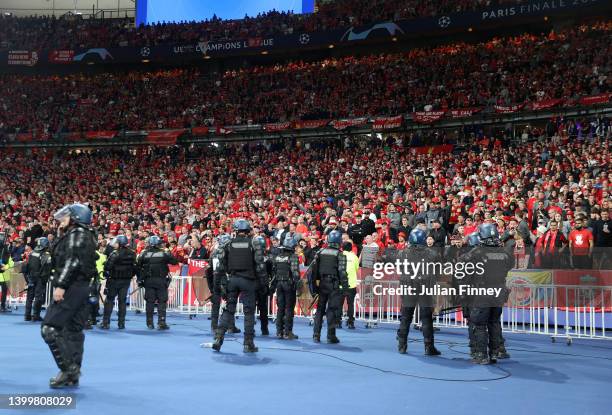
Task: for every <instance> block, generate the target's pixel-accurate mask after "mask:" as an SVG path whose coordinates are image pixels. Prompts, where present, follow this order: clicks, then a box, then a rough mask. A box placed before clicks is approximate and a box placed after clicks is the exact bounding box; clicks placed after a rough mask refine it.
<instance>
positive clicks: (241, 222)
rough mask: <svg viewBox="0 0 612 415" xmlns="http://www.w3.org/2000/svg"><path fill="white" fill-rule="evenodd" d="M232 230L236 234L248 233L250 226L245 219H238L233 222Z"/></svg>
mask: <svg viewBox="0 0 612 415" xmlns="http://www.w3.org/2000/svg"><path fill="white" fill-rule="evenodd" d="M234 230H235V231H236V232H250V231H251V224H250V223H249V221H248V220H246V219H238V220H237V221H236V222H234Z"/></svg>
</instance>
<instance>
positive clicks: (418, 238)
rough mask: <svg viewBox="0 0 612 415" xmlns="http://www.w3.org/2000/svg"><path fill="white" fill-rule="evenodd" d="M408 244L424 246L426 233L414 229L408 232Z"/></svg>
mask: <svg viewBox="0 0 612 415" xmlns="http://www.w3.org/2000/svg"><path fill="white" fill-rule="evenodd" d="M408 242H410V244H411V245H425V244H426V243H427V233H426V232H425V231H424V230H423V229H419V228H415V229H413V230H412V231H410V235H409V236H408Z"/></svg>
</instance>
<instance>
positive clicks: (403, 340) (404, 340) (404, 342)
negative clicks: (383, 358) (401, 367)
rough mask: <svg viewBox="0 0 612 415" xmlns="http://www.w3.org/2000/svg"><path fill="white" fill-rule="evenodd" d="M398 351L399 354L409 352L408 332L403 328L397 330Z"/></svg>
mask: <svg viewBox="0 0 612 415" xmlns="http://www.w3.org/2000/svg"><path fill="white" fill-rule="evenodd" d="M395 338H396V339H397V351H398V352H399V354H406V353H407V352H408V333H407V332H403V331H401V330H398V331H397V336H396V337H395Z"/></svg>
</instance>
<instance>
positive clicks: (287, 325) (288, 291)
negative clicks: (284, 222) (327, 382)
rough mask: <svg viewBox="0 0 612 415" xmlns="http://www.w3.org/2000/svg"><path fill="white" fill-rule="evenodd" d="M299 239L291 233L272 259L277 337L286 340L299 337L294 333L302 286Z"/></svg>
mask: <svg viewBox="0 0 612 415" xmlns="http://www.w3.org/2000/svg"><path fill="white" fill-rule="evenodd" d="M296 245H297V241H296V240H295V238H294V237H293V236H291V235H289V234H287V235H286V236H285V240H284V241H283V244H282V246H281V252H280V253H279V254H278V255H276V256H275V257H274V258H273V259H272V278H273V281H274V285H276V305H277V310H278V311H277V312H276V337H278V338H279V339H285V340H295V339H297V338H298V336H296V335H295V334H293V312H294V309H295V302H296V298H297V292H298V291H299V290H301V288H302V284H301V283H302V281H301V280H300V262H299V259H298V257H297V255H295V253H294V251H295V247H296Z"/></svg>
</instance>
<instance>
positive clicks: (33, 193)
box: [0, 118, 612, 266]
mask: <svg viewBox="0 0 612 415" xmlns="http://www.w3.org/2000/svg"><path fill="white" fill-rule="evenodd" d="M610 121H611V120H610V119H604V118H599V119H593V120H588V121H584V120H574V121H569V120H566V119H553V120H551V121H550V122H549V126H547V127H546V128H545V129H542V133H541V134H542V139H539V140H535V141H532V142H527V143H522V142H514V141H509V140H501V139H488V138H485V137H476V139H475V140H473V141H472V142H471V143H470V145H469V146H468V147H467V150H466V151H465V152H463V153H461V154H453V153H449V152H445V153H441V154H435V153H430V154H422V155H418V154H415V153H414V151H413V150H414V148H413V147H408V146H407V142H406V140H401V139H394V138H392V137H389V138H388V139H386V140H385V141H382V142H381V141H380V140H378V139H376V138H372V139H357V138H353V139H347V140H346V141H344V142H333V143H332V142H314V143H309V144H305V143H301V144H300V143H290V142H284V143H275V144H261V143H259V144H246V143H241V144H232V145H227V146H226V147H221V148H216V149H215V148H214V147H198V148H190V149H187V148H179V147H172V148H169V149H159V148H152V149H132V150H118V149H115V150H111V149H104V150H98V151H92V152H89V151H73V152H69V153H62V152H52V151H48V152H47V151H44V150H33V151H32V152H31V154H24V153H20V152H14V153H8V154H7V153H5V154H3V155H2V156H1V158H0V229H3V230H7V231H8V233H9V235H10V239H11V240H12V241H13V243H14V245H16V246H18V247H19V246H21V247H22V248H19V249H23V251H16V252H17V254H16V255H17V256H19V255H22V253H23V252H24V251H25V250H27V249H29V248H26V247H25V245H24V244H29V245H30V246H31V245H33V244H34V241H35V239H36V238H37V237H39V236H42V235H49V237H50V238H53V236H52V235H53V234H54V233H55V228H54V227H55V224H54V222H53V217H52V215H53V212H54V211H55V210H56V209H58V208H59V207H61V206H62V205H64V204H67V203H73V202H75V201H80V202H86V203H88V204H89V205H90V206H91V208H92V209H93V212H94V227H95V228H96V230H97V231H98V233H99V239H100V241H101V243H103V244H105V243H106V241H108V240H111V239H112V238H114V237H115V236H116V235H118V234H126V235H127V236H128V238H129V241H130V245H131V246H132V247H133V248H135V249H136V250H137V251H141V250H142V249H143V248H144V244H145V239H146V238H147V237H148V236H149V235H152V234H156V235H159V236H161V237H162V239H163V241H164V244H165V246H166V247H167V248H168V249H169V250H170V251H171V252H172V253H173V254H174V255H176V256H177V257H179V258H181V260H182V261H186V258H188V257H189V256H190V255H193V253H194V252H195V251H197V252H198V254H199V255H201V251H200V250H201V248H202V246H203V247H204V248H205V249H210V248H211V247H212V244H213V243H214V237H215V236H216V235H219V234H220V233H224V232H231V225H232V222H233V221H234V220H235V219H237V218H247V219H249V220H250V221H251V222H252V223H253V224H254V226H255V227H256V229H255V231H256V232H257V233H260V234H262V235H264V236H265V237H266V238H267V240H268V243H269V244H278V243H279V241H281V240H283V238H284V236H285V235H286V234H292V235H293V236H294V237H296V238H297V239H299V240H300V247H299V248H298V254H299V255H300V258H301V261H302V262H303V263H304V264H308V263H309V261H310V260H311V259H312V255H313V253H314V252H316V249H317V248H318V247H319V246H320V244H321V243H322V242H323V241H324V238H325V235H326V234H328V233H329V232H330V231H331V230H332V229H340V230H342V232H343V233H344V235H343V238H344V239H345V240H351V241H352V242H353V243H354V245H355V247H356V250H357V251H358V252H360V251H361V249H362V248H363V247H365V246H368V247H376V248H378V249H379V250H380V251H381V252H382V251H384V250H385V249H386V248H390V247H391V248H393V247H395V248H402V247H404V246H405V244H406V239H407V236H408V235H409V233H410V230H411V229H413V228H414V227H416V226H421V227H423V228H424V229H427V230H428V232H429V237H430V238H428V243H430V244H431V245H434V246H440V247H443V246H446V245H449V244H457V243H465V241H466V237H467V236H468V235H469V234H470V233H472V232H474V231H475V230H476V229H477V226H478V225H479V224H480V223H483V222H484V221H494V222H496V223H497V225H498V228H499V231H500V234H501V235H502V239H503V240H504V242H505V243H506V244H515V250H516V252H517V258H519V257H520V258H522V260H524V261H530V262H529V263H530V266H547V264H548V265H550V262H546V261H547V260H546V258H547V255H548V253H552V252H557V250H559V249H561V248H563V247H566V246H567V241H573V242H572V243H573V249H574V252H578V254H582V253H584V255H587V258H590V255H591V250H592V249H593V248H591V247H590V246H589V245H590V243H591V242H593V245H594V246H595V247H608V248H609V247H610V246H611V244H612V238H611V233H610V232H611V231H612V222H611V221H610V218H609V211H610V208H611V206H610V203H611V196H610V187H611V183H612V172H610V171H609V169H608V166H609V163H610V145H609V143H610V138H612V125H611V122H610ZM570 125H593V126H594V128H593V133H591V134H589V135H579V136H578V135H574V136H568V135H567V128H568V126H570ZM545 130H549V131H550V132H551V133H552V136H548V133H547V132H545ZM270 178H274V180H270ZM583 225H584V228H581V227H582V226H583ZM551 232H554V236H553V237H551V236H550V233H551ZM576 232H578V233H580V235H581V236H580V237H579V239H577V236H576V235H577V233H576ZM553 241H555V242H554V244H552V243H553ZM551 244H552V245H551ZM579 244H580V245H579ZM585 244H586V246H585ZM579 249H582V251H579ZM577 250H578V251H577ZM526 258H527V259H526ZM16 259H17V260H18V259H19V258H16ZM597 261H602V259H601V258H599V259H597ZM589 264H590V263H589ZM526 265H527V264H525V266H526Z"/></svg>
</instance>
